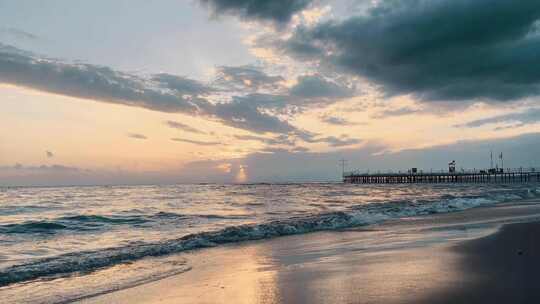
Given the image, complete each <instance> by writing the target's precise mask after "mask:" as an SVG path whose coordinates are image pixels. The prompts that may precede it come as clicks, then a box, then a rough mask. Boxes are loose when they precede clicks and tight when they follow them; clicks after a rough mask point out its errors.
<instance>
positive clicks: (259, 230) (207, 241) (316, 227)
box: [0, 190, 538, 286]
mask: <svg viewBox="0 0 540 304" xmlns="http://www.w3.org/2000/svg"><path fill="white" fill-rule="evenodd" d="M537 196H538V193H537V192H536V190H532V191H530V190H529V191H524V192H523V191H520V192H515V193H510V194H509V193H501V194H493V195H489V196H485V197H482V196H470V197H454V196H451V195H448V196H445V197H440V198H439V199H438V200H435V201H431V202H429V201H421V200H418V201H391V202H386V203H372V204H367V205H359V206H356V207H355V208H351V209H350V210H347V211H342V212H329V213H321V214H314V215H310V216H303V217H291V218H288V219H284V220H275V221H270V222H266V223H260V224H244V225H238V226H230V227H227V228H224V229H221V230H217V231H209V232H201V233H195V234H190V235H186V236H183V237H180V238H177V239H172V240H166V241H161V242H155V243H138V244H130V245H126V246H123V247H115V248H108V249H104V250H99V251H84V252H75V253H68V254H63V255H59V256H55V257H51V258H45V259H40V260H35V261H32V262H29V263H26V264H20V265H14V266H10V267H8V268H5V269H1V270H0V286H6V285H9V284H13V283H18V282H23V281H28V280H34V279H39V278H42V277H49V276H57V275H66V274H70V273H75V272H87V271H93V270H97V269H100V268H104V267H109V266H113V265H116V264H120V263H126V262H131V261H134V260H139V259H142V258H145V257H157V256H163V255H168V254H172V253H179V252H183V251H186V250H193V249H198V248H206V247H213V246H218V245H220V244H227V243H236V242H242V241H250V240H260V239H268V238H274V237H279V236H286V235H293V234H301V233H309V232H315V231H322V230H336V229H338V230H339V229H345V228H352V227H357V226H363V225H369V224H373V223H379V222H381V221H384V220H388V219H392V218H402V217H410V216H418V215H427V214H434V213H447V212H453V211H460V210H466V209H470V208H474V207H478V206H485V205H492V204H496V203H499V202H503V201H507V200H516V199H526V198H531V197H537ZM153 216H154V217H171V216H172V217H180V218H181V217H183V215H179V214H175V213H166V212H160V213H157V214H155V215H153ZM64 219H69V220H77V221H83V222H84V221H91V222H96V221H97V222H100V221H101V222H103V221H104V222H107V223H109V222H112V223H119V222H117V220H119V219H115V218H110V217H102V216H75V217H68V218H64ZM126 220H127V219H123V221H122V222H125V221H126ZM24 225H26V227H24V229H28V228H32V229H53V230H54V229H67V227H63V225H57V224H54V223H47V224H45V223H26V224H22V225H21V227H22V226H24ZM21 227H19V228H21ZM3 228H5V227H3ZM12 228H13V227H12ZM21 229H22V228H21Z"/></svg>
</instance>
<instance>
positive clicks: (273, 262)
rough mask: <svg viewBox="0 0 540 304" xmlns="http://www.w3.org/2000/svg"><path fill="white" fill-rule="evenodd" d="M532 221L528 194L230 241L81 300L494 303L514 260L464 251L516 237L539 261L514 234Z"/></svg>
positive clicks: (536, 218) (535, 225)
mask: <svg viewBox="0 0 540 304" xmlns="http://www.w3.org/2000/svg"><path fill="white" fill-rule="evenodd" d="M516 222H518V223H519V222H523V223H520V224H512V223H516ZM508 225H510V226H508ZM501 227H503V228H501ZM506 227H526V228H506ZM528 227H532V228H528ZM529 230H530V231H533V232H535V231H539V232H540V205H538V204H534V203H532V202H523V203H522V204H519V205H511V204H507V205H504V204H502V205H500V206H495V207H482V208H475V209H471V210H467V211H463V212H456V213H449V214H443V215H433V216H426V217H417V218H411V219H406V220H401V221H389V222H388V223H384V224H380V225H379V224H377V225H372V226H368V227H359V228H355V229H347V230H343V231H337V232H336V231H331V232H315V233H310V234H304V235H293V236H285V237H280V238H277V239H272V240H262V241H250V242H247V243H244V244H234V245H225V246H221V247H218V248H210V249H205V250H201V251H197V252H189V253H185V254H182V256H183V257H185V258H187V260H189V264H190V267H191V270H190V271H188V272H185V273H183V274H180V275H175V276H171V277H168V278H165V279H161V280H158V281H154V282H150V283H147V284H143V285H140V286H136V287H133V288H128V289H122V290H119V291H114V292H111V293H107V294H103V295H99V296H95V297H89V298H84V299H80V300H79V301H78V303H179V302H181V303H229V302H234V303H343V302H347V303H452V302H454V303H455V301H456V299H460V300H459V301H458V302H460V301H461V302H463V303H488V302H489V301H483V302H482V301H481V299H482V297H485V296H484V294H489V293H490V292H491V291H490V290H491V289H490V288H488V287H486V283H483V282H484V281H483V280H485V277H486V276H487V275H486V273H490V271H495V272H492V273H495V275H496V276H500V275H503V274H505V273H508V271H509V270H508V269H512V268H509V267H512V265H513V264H506V266H504V267H506V268H504V267H503V268H501V269H503V270H500V271H499V270H493V269H498V268H497V267H494V266H493V262H485V263H484V264H482V265H488V266H484V267H483V268H478V266H475V265H477V264H478V265H479V263H477V262H475V263H473V264H470V263H467V261H473V260H474V261H478V260H481V259H482V258H481V257H483V256H484V255H487V254H490V253H493V252H497V250H498V249H500V248H514V247H516V248H517V247H519V248H525V249H520V250H522V251H524V252H527V253H530V254H531V261H530V262H527V263H531V267H532V268H534V269H536V267H537V266H538V265H537V264H538V263H536V262H534V261H533V260H534V258H538V257H540V252H538V251H537V249H535V248H536V247H534V248H526V247H525V245H522V243H512V242H510V243H509V241H515V242H518V241H519V242H524V241H526V240H530V238H531V237H534V233H527V234H526V236H527V237H528V238H527V237H523V238H516V237H514V236H515V235H516V233H518V232H521V233H523V232H524V231H525V232H526V231H529ZM516 231H518V232H516ZM499 235H504V237H502V238H503V239H505V240H507V241H505V243H502V244H501V243H500V239H501V237H500V236H499ZM486 240H487V241H486ZM508 240H509V241H508ZM488 243H489V244H490V245H471V244H488ZM471 248H472V249H471ZM504 256H505V257H506V256H507V255H504ZM519 257H522V256H519ZM487 259H488V260H489V261H499V259H500V256H498V255H495V256H488V258H487ZM511 261H514V260H511ZM528 261H529V260H528ZM512 263H513V262H512ZM475 267H476V268H475ZM504 269H506V270H504ZM522 270H523V269H522ZM497 271H499V272H497ZM514 276H515V277H518V278H519V277H520V275H519V273H518V274H514ZM531 278H532V274H531V275H530V276H527V277H526V279H529V280H530V281H529V282H530V284H534V279H531ZM500 281H501V282H505V280H500ZM516 282H517V283H520V284H521V283H523V282H521V281H516ZM517 283H516V284H517ZM501 284H502V283H501ZM488 285H489V284H488ZM512 295H513V296H516V292H514V293H511V292H510V293H508V297H511V296H512ZM526 296H527V295H525V297H526ZM531 296H533V295H531ZM486 298H488V297H486ZM494 298H495V299H497V297H494ZM491 299H493V298H491ZM534 299H537V298H536V295H534ZM506 302H508V301H506ZM510 302H515V301H510ZM490 303H492V302H490ZM524 303H526V302H524Z"/></svg>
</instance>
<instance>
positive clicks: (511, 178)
mask: <svg viewBox="0 0 540 304" xmlns="http://www.w3.org/2000/svg"><path fill="white" fill-rule="evenodd" d="M343 181H344V182H345V183H354V184H379V183H484V182H529V181H537V182H538V181H540V168H538V167H527V168H526V167H520V168H504V169H500V168H498V169H459V170H456V171H455V172H449V171H448V170H446V171H445V170H431V169H430V170H429V171H423V170H417V171H416V172H412V171H405V172H402V171H387V172H380V171H376V172H370V171H367V172H361V171H359V170H356V171H350V172H346V173H344V174H343Z"/></svg>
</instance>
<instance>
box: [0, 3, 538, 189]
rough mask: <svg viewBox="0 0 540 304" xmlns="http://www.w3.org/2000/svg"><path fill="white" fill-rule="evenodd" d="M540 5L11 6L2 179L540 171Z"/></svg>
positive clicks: (255, 178)
mask: <svg viewBox="0 0 540 304" xmlns="http://www.w3.org/2000/svg"><path fill="white" fill-rule="evenodd" d="M539 53H540V2H539V1H537V0H521V1H518V2H517V1H512V0H335V1H330V0H274V1H266V0H184V1H178V0H160V1H148V0H144V1H143V0H129V1H128V0H114V1H109V0H94V1H69V0H49V1H33V0H0V103H1V106H2V110H1V111H0V185H67V184H124V183H125V184H134V183H176V182H183V183H185V182H264V181H268V182H271V181H280V182H282V181H307V180H313V181H322V180H337V179H338V178H339V176H340V174H341V172H340V167H339V164H338V161H339V160H340V159H342V158H343V159H347V160H348V167H349V169H357V168H358V169H361V170H389V169H395V170H405V169H407V168H410V167H420V168H424V169H426V170H429V169H434V170H440V169H442V168H444V167H445V166H446V164H447V162H449V161H451V160H454V159H455V160H456V161H457V163H458V167H466V168H479V167H487V166H489V153H490V151H491V150H493V151H494V153H495V154H497V155H498V153H500V152H503V153H504V155H505V167H521V166H524V167H527V166H540V153H539V152H540V137H539V136H538V134H540V133H538V132H540V99H539V98H540V96H539V95H540V56H538V54H539Z"/></svg>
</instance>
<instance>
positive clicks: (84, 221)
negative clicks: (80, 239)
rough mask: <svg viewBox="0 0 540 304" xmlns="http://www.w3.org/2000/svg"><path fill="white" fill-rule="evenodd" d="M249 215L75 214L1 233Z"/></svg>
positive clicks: (51, 231) (4, 228)
mask: <svg viewBox="0 0 540 304" xmlns="http://www.w3.org/2000/svg"><path fill="white" fill-rule="evenodd" d="M248 217H249V215H241V214H240V215H238V214H232V215H219V214H189V215H187V214H178V213H174V212H164V211H161V212H158V213H155V214H152V215H128V216H120V215H114V216H112V215H110V216H105V215H94V214H90V215H72V216H63V217H58V218H54V219H48V220H41V221H27V222H22V223H15V224H6V225H0V233H5V234H54V233H58V232H60V231H62V230H70V231H81V232H84V231H93V230H98V229H102V228H104V227H107V226H111V225H112V226H117V225H131V226H136V227H143V225H144V224H147V223H148V224H155V223H163V222H179V221H183V220H186V219H190V218H202V219H207V220H221V219H233V220H234V219H246V218H248Z"/></svg>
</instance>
